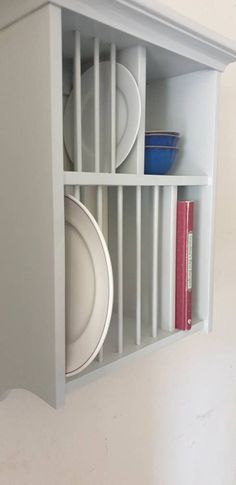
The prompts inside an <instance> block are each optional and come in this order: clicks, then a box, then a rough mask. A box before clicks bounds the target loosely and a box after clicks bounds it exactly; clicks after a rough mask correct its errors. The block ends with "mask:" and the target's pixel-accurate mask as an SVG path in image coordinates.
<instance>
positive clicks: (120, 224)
mask: <svg viewBox="0 0 236 485" xmlns="http://www.w3.org/2000/svg"><path fill="white" fill-rule="evenodd" d="M117 233H118V352H119V353H122V352H123V187H122V186H119V187H118V189H117Z"/></svg>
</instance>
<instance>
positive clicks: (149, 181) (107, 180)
mask: <svg viewBox="0 0 236 485" xmlns="http://www.w3.org/2000/svg"><path fill="white" fill-rule="evenodd" d="M211 183H212V179H211V177H208V176H206V175H187V176H186V175H137V176H136V175H133V174H121V173H119V174H115V176H114V174H107V173H100V174H94V173H89V172H85V173H81V174H80V173H76V172H64V185H78V184H80V185H126V186H130V187H131V186H136V185H146V186H154V185H159V186H162V185H167V186H174V185H176V186H177V185H178V186H182V185H211Z"/></svg>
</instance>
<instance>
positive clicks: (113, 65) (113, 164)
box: [111, 44, 116, 173]
mask: <svg viewBox="0 0 236 485" xmlns="http://www.w3.org/2000/svg"><path fill="white" fill-rule="evenodd" d="M115 171H116V46H115V44H111V172H112V173H115Z"/></svg>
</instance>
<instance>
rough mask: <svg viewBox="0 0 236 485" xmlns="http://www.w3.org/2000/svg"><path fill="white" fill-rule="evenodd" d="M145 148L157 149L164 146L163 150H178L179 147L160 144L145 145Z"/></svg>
mask: <svg viewBox="0 0 236 485" xmlns="http://www.w3.org/2000/svg"><path fill="white" fill-rule="evenodd" d="M145 148H158V149H160V148H161V149H162V148H164V149H165V150H179V149H180V147H172V146H166V145H164V146H162V145H145Z"/></svg>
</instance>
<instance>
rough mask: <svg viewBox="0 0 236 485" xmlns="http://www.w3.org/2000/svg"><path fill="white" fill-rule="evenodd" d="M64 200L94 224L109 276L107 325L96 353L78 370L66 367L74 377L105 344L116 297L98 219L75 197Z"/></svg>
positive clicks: (69, 374) (68, 375)
mask: <svg viewBox="0 0 236 485" xmlns="http://www.w3.org/2000/svg"><path fill="white" fill-rule="evenodd" d="M64 199H69V200H71V201H72V202H73V203H74V204H75V205H77V206H78V207H79V208H80V209H82V210H83V211H84V213H85V214H86V216H87V217H88V218H89V220H90V222H91V223H92V225H93V227H94V229H95V230H96V232H97V234H98V236H99V240H100V243H101V246H102V250H103V252H104V256H105V261H106V266H107V274H108V301H107V311H106V320H105V323H104V325H103V330H102V334H101V337H100V339H99V341H98V343H97V345H96V347H95V349H94V351H93V352H92V354H90V356H89V357H88V359H87V360H86V361H85V362H84V363H83V364H82V365H80V366H79V367H77V368H76V369H73V370H71V371H69V372H67V370H66V365H65V375H66V377H72V376H73V375H76V374H78V373H79V372H82V370H84V369H85V368H86V367H87V366H88V365H89V364H90V363H91V362H92V361H93V360H94V359H95V357H96V356H97V354H98V352H99V350H100V349H101V347H102V345H103V343H104V340H105V338H106V335H107V332H108V329H109V326H110V321H111V316H112V309H113V297H114V281H113V271H112V264H111V258H110V254H109V250H108V247H107V243H106V241H105V238H104V236H103V233H102V231H101V229H100V227H99V225H98V223H97V221H96V219H95V218H94V216H93V215H92V214H91V212H90V211H89V210H88V209H87V207H86V206H85V205H84V204H83V203H82V202H80V201H79V200H78V199H76V197H74V196H73V195H70V194H65V195H64ZM65 221H66V218H65ZM65 324H66V322H65ZM66 348H67V344H66Z"/></svg>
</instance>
